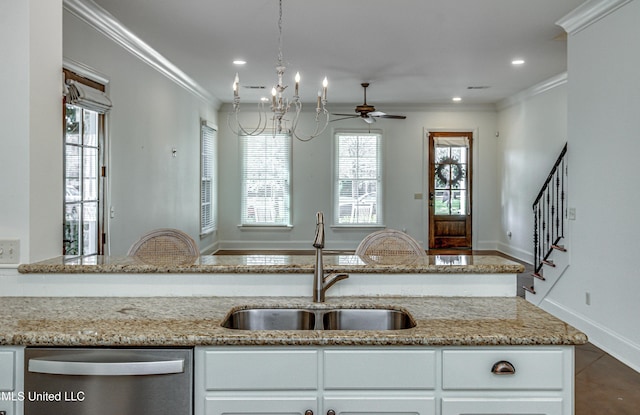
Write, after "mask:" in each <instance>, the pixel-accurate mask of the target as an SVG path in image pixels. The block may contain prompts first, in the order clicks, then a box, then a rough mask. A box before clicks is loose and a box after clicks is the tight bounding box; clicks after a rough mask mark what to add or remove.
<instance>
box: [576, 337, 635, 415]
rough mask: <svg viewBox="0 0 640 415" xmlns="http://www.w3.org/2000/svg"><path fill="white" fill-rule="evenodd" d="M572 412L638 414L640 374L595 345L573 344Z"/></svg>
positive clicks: (600, 414) (584, 413)
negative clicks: (573, 406)
mask: <svg viewBox="0 0 640 415" xmlns="http://www.w3.org/2000/svg"><path fill="white" fill-rule="evenodd" d="M575 369H576V378H575V415H638V414H640V373H638V372H636V371H635V370H633V369H631V368H629V367H628V366H626V365H624V364H622V363H621V362H620V361H618V360H616V359H614V358H613V357H611V356H610V355H608V354H607V353H605V352H603V351H602V350H600V349H598V348H597V347H596V346H594V345H592V344H590V343H587V344H585V345H584V346H578V347H576V354H575Z"/></svg>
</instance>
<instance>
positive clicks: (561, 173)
mask: <svg viewBox="0 0 640 415" xmlns="http://www.w3.org/2000/svg"><path fill="white" fill-rule="evenodd" d="M566 154H567V144H566V143H565V145H564V147H563V149H562V151H561V152H560V155H559V156H558V159H557V160H556V162H555V164H554V165H553V168H552V169H551V172H550V173H549V175H548V176H547V179H546V180H545V182H544V184H543V185H542V188H541V189H540V192H539V193H538V196H537V197H536V199H535V202H533V218H534V226H533V245H534V249H533V252H534V255H533V256H534V271H533V272H534V275H535V276H539V277H538V278H543V277H542V274H541V273H540V270H541V268H542V266H543V265H545V264H547V265H551V266H553V262H551V261H549V260H548V258H549V255H551V252H553V250H554V249H556V250H561V251H564V250H565V249H564V246H562V245H559V242H560V240H562V238H564V229H565V223H564V222H565V218H566V209H567V206H566V203H565V201H566V176H567V164H566Z"/></svg>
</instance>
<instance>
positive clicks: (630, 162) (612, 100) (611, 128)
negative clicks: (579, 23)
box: [541, 0, 640, 371]
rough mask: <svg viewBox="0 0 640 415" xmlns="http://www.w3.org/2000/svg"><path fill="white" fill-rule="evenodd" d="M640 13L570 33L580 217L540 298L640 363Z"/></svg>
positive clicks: (628, 9) (635, 5)
mask: <svg viewBox="0 0 640 415" xmlns="http://www.w3.org/2000/svg"><path fill="white" fill-rule="evenodd" d="M596 3H597V2H596ZM638 16H640V1H637V0H634V1H631V2H629V3H628V4H626V5H624V6H622V7H621V8H619V9H618V10H616V11H614V12H613V13H611V14H609V15H607V16H606V17H604V18H602V19H600V20H597V21H596V22H593V23H592V24H590V25H589V26H587V27H586V28H584V29H582V30H580V31H576V32H574V33H570V36H569V61H568V65H569V66H568V68H569V69H568V72H569V84H568V131H569V150H568V156H569V177H570V195H569V204H570V206H572V207H574V208H575V209H576V220H575V221H571V222H570V240H569V246H570V251H569V253H570V255H571V259H570V261H571V265H570V267H569V268H568V269H567V271H566V273H565V275H564V276H563V277H562V278H561V279H560V281H559V282H558V283H557V284H556V286H555V287H554V289H553V291H551V293H550V294H549V296H548V299H547V301H545V302H543V303H542V304H541V305H542V306H543V307H544V308H545V309H548V310H550V311H552V312H553V313H554V314H556V315H558V316H560V317H562V318H563V319H565V320H566V321H569V322H571V323H572V324H574V325H575V326H577V327H578V328H580V329H582V330H583V331H585V332H586V333H587V334H588V335H589V338H590V340H591V341H592V342H593V343H594V344H596V345H598V346H601V347H603V348H604V349H605V350H606V351H607V352H609V353H611V354H613V355H614V356H616V357H617V358H619V359H620V360H622V361H624V362H626V363H628V364H629V365H631V366H632V367H633V368H635V369H636V370H639V371H640V323H639V322H638V319H637V316H638V315H640V301H638V293H640V271H638V264H637V261H638V235H639V234H640V218H639V217H638V213H637V212H638V205H639V204H640V186H638V183H637V180H636V175H637V174H638V155H639V154H640V135H639V131H640V117H639V115H640V78H639V77H638V67H640V48H638V44H637V39H640V26H639V25H638ZM586 292H589V293H590V294H591V305H587V304H586V301H585V293H586Z"/></svg>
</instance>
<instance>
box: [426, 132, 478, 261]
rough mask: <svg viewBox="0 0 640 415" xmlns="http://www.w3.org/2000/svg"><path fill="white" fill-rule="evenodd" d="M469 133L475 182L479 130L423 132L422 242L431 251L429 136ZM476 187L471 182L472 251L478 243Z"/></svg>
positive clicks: (472, 172) (471, 173)
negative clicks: (433, 134)
mask: <svg viewBox="0 0 640 415" xmlns="http://www.w3.org/2000/svg"><path fill="white" fill-rule="evenodd" d="M442 132H452V133H468V132H471V138H472V139H471V172H470V174H469V175H470V177H471V180H472V181H473V180H474V178H475V177H477V174H478V167H477V166H478V143H477V141H478V128H477V127H469V128H429V127H423V131H422V192H423V193H422V238H423V239H422V240H423V241H424V248H425V249H426V250H428V249H429V156H430V150H431V148H430V146H429V134H431V133H442ZM476 187H477V186H474V185H473V183H471V182H470V190H471V192H470V194H471V206H470V208H471V249H475V247H476V243H477V236H476V235H477V232H476V222H477V221H474V220H473V217H474V216H475V214H476V209H475V203H473V201H474V200H475V199H476V197H477V194H476Z"/></svg>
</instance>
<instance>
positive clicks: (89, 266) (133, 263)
mask: <svg viewBox="0 0 640 415" xmlns="http://www.w3.org/2000/svg"><path fill="white" fill-rule="evenodd" d="M313 266H314V256H313V255H277V254H268V255H207V256H201V257H199V258H197V259H195V260H194V261H193V263H189V264H175V265H152V264H145V263H143V262H140V261H139V260H136V259H135V258H132V257H109V256H88V257H64V256H62V257H56V258H52V259H49V260H45V261H41V262H36V263H33V264H23V265H20V266H19V268H18V271H19V272H20V273H22V274H31V273H45V274H72V273H85V274H86V273H110V274H114V273H136V274H139V273H152V274H157V273H175V274H196V273H238V274H242V273H252V274H257V273H296V274H308V273H313ZM324 270H325V271H326V272H346V273H368V274H377V273H386V274H399V273H406V274H410V273H425V274H428V273H434V274H484V273H511V274H516V273H520V272H524V267H523V266H522V265H521V264H519V263H517V262H514V261H510V260H508V259H506V258H502V257H499V256H495V255H428V256H427V257H425V258H395V259H393V262H392V263H376V264H371V263H369V264H367V263H365V262H363V261H362V259H361V258H360V257H358V256H356V255H327V254H325V255H324Z"/></svg>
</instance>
